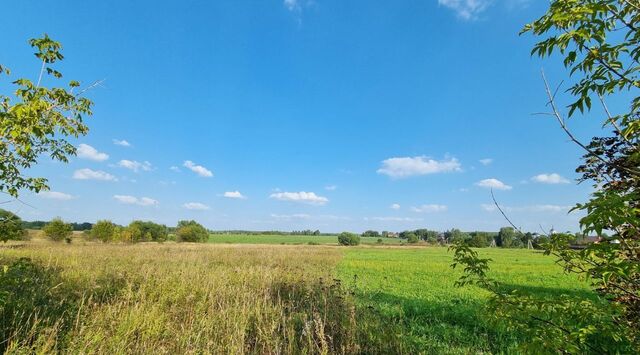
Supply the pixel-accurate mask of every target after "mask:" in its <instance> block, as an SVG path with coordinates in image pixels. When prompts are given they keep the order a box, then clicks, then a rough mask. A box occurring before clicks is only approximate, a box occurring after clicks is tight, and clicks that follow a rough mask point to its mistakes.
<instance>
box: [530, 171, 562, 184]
mask: <svg viewBox="0 0 640 355" xmlns="http://www.w3.org/2000/svg"><path fill="white" fill-rule="evenodd" d="M531 181H533V182H539V183H541V184H568V183H569V180H568V179H566V178H564V177H562V176H560V175H558V174H556V173H551V174H540V175H536V176H534V177H532V178H531Z"/></svg>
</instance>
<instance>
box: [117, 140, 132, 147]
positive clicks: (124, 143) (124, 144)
mask: <svg viewBox="0 0 640 355" xmlns="http://www.w3.org/2000/svg"><path fill="white" fill-rule="evenodd" d="M113 144H115V145H119V146H121V147H131V143H129V142H127V141H126V140H124V139H114V140H113Z"/></svg>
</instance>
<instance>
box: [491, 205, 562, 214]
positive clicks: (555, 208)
mask: <svg viewBox="0 0 640 355" xmlns="http://www.w3.org/2000/svg"><path fill="white" fill-rule="evenodd" d="M480 208H481V209H482V210H483V211H486V212H496V211H498V208H497V207H496V205H495V204H488V203H483V204H481V205H480ZM500 208H502V210H503V211H505V212H550V213H559V212H562V213H569V210H571V208H572V206H563V205H553V204H539V205H530V206H500Z"/></svg>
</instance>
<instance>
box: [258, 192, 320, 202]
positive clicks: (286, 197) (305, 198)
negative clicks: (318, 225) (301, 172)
mask: <svg viewBox="0 0 640 355" xmlns="http://www.w3.org/2000/svg"><path fill="white" fill-rule="evenodd" d="M269 197H270V198H273V199H276V200H280V201H292V202H300V203H307V204H310V205H324V204H326V203H327V202H329V199H328V198H326V197H322V196H318V195H316V194H315V193H313V192H304V191H300V192H277V193H273V194H271V196H269Z"/></svg>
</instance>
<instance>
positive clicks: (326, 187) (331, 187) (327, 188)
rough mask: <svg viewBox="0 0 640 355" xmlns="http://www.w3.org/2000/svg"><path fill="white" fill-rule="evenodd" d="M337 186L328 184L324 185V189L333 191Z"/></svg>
mask: <svg viewBox="0 0 640 355" xmlns="http://www.w3.org/2000/svg"><path fill="white" fill-rule="evenodd" d="M337 188H338V186H336V185H328V186H325V187H324V189H325V190H327V191H335V190H336V189H337Z"/></svg>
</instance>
